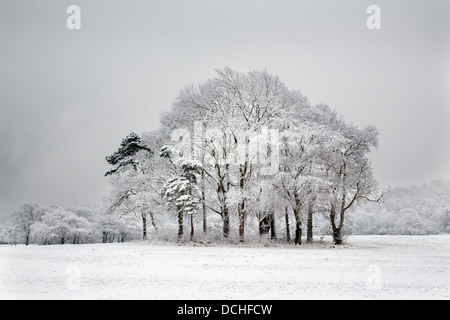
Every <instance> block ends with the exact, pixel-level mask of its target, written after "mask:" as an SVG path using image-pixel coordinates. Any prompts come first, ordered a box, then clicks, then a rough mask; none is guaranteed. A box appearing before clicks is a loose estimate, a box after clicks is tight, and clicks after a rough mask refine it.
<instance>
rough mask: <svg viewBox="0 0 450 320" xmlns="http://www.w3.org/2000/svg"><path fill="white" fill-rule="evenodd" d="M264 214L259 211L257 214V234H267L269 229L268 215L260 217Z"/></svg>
mask: <svg viewBox="0 0 450 320" xmlns="http://www.w3.org/2000/svg"><path fill="white" fill-rule="evenodd" d="M263 215H264V213H260V214H259V215H258V220H259V235H260V236H263V235H265V234H268V233H269V231H270V221H269V216H268V215H265V216H264V218H262V219H261V217H262V216H263Z"/></svg>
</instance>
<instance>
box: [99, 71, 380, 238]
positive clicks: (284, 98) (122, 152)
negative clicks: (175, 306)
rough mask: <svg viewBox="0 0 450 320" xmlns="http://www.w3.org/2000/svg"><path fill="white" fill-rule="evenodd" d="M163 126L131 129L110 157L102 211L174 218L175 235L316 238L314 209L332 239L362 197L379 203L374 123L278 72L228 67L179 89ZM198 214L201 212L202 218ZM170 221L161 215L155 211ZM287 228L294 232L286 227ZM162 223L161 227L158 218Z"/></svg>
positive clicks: (154, 219)
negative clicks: (345, 113)
mask: <svg viewBox="0 0 450 320" xmlns="http://www.w3.org/2000/svg"><path fill="white" fill-rule="evenodd" d="M161 124H162V126H161V128H160V129H159V130H157V131H154V132H150V133H145V134H143V135H142V136H138V135H136V134H131V135H130V136H128V137H126V138H125V139H123V141H122V143H121V146H120V148H119V150H118V151H117V152H116V153H114V154H113V155H111V156H110V157H108V158H107V161H108V162H109V163H110V164H111V166H112V169H111V170H110V171H109V172H108V173H107V176H110V177H111V182H112V185H113V192H112V194H111V195H110V205H109V208H108V211H109V212H110V213H111V214H114V213H116V214H120V215H125V214H127V212H134V213H136V212H139V213H140V214H141V216H142V224H143V230H144V237H145V236H146V231H145V230H147V227H146V226H147V221H148V220H149V218H150V220H151V221H152V223H153V225H154V227H155V229H156V228H158V226H157V223H156V222H155V221H156V216H161V215H163V216H164V215H165V216H172V217H173V219H174V221H176V222H177V224H178V232H177V237H178V239H180V240H181V239H184V238H185V237H187V235H186V233H185V225H189V227H190V233H189V237H190V238H191V239H193V238H194V237H195V229H196V224H197V222H198V220H201V224H202V233H203V235H205V234H208V232H209V231H211V230H214V231H217V229H218V228H220V229H221V237H222V239H231V240H234V239H237V240H239V241H241V242H242V241H244V240H245V236H246V230H248V229H249V228H250V229H253V228H254V227H255V226H256V227H257V230H258V232H259V235H261V236H262V235H265V234H269V233H270V236H271V237H272V238H274V239H275V238H277V237H278V233H277V229H278V230H281V229H284V231H285V238H286V239H287V240H290V239H291V238H294V241H295V243H296V244H300V243H301V239H302V235H303V228H304V227H303V226H304V225H306V230H307V240H308V241H312V237H313V233H312V232H313V220H314V219H313V217H314V216H315V215H317V214H322V215H323V214H326V215H327V217H328V221H329V224H330V227H331V230H332V235H333V239H334V242H335V243H336V244H341V243H342V232H343V229H344V226H345V217H346V214H347V212H349V211H350V210H351V209H352V208H353V207H354V206H355V205H356V204H358V203H359V202H362V201H375V202H377V201H379V200H380V196H381V193H380V192H379V190H377V183H376V181H375V180H374V178H373V173H372V168H371V163H370V160H369V157H368V156H369V154H370V152H371V151H372V150H373V149H374V148H376V147H377V145H378V131H377V130H376V128H374V127H372V126H367V127H366V128H364V129H360V128H357V127H356V126H354V125H352V124H349V123H347V122H346V121H345V120H344V119H343V118H342V117H341V116H339V115H338V114H337V113H336V112H335V111H333V110H332V109H330V108H329V107H328V106H326V105H315V106H313V105H311V104H310V102H309V101H308V99H307V98H306V97H304V96H303V95H302V94H301V93H300V92H299V91H294V90H290V89H288V88H287V87H286V86H285V85H284V84H283V83H282V82H281V81H280V80H279V78H278V77H276V76H272V75H270V74H268V73H267V72H265V71H263V72H259V71H254V72H250V73H247V74H243V73H239V72H235V71H233V70H231V69H229V68H225V69H223V70H218V71H217V75H216V77H214V78H212V79H210V80H208V81H207V82H205V83H204V84H200V85H196V86H194V85H191V86H188V87H186V88H184V89H183V90H182V91H181V92H180V94H179V96H178V98H177V100H176V101H175V103H174V104H173V106H172V108H171V110H170V111H169V112H167V113H166V114H164V115H163V116H162V118H161ZM199 217H201V218H200V219H199ZM159 220H160V221H166V220H167V219H159ZM291 228H292V229H293V231H294V232H292V231H291ZM159 229H161V230H167V228H166V226H164V225H161V226H159Z"/></svg>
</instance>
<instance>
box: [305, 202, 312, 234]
mask: <svg viewBox="0 0 450 320" xmlns="http://www.w3.org/2000/svg"><path fill="white" fill-rule="evenodd" d="M307 224H308V226H307V228H308V230H307V235H306V242H307V243H313V241H314V239H313V204H312V202H311V203H310V204H309V206H308V222H307Z"/></svg>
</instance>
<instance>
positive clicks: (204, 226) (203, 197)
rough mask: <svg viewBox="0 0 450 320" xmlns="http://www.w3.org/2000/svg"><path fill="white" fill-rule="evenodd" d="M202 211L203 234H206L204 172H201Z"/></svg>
mask: <svg viewBox="0 0 450 320" xmlns="http://www.w3.org/2000/svg"><path fill="white" fill-rule="evenodd" d="M202 210H203V234H204V235H206V234H208V224H207V220H206V191H205V170H202Z"/></svg>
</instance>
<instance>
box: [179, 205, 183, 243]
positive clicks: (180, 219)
mask: <svg viewBox="0 0 450 320" xmlns="http://www.w3.org/2000/svg"><path fill="white" fill-rule="evenodd" d="M183 234H184V229H183V211H182V210H181V209H178V240H181V239H182V238H183Z"/></svg>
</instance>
